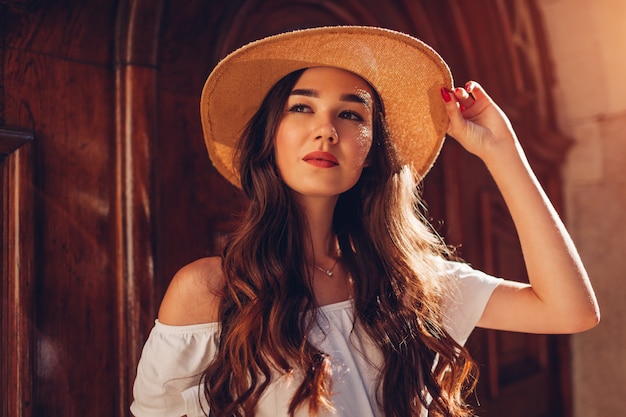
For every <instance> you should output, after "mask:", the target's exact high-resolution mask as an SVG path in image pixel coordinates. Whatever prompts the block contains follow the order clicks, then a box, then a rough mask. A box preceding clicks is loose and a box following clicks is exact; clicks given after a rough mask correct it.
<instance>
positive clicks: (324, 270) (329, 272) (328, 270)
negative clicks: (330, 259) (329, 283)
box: [313, 264, 334, 278]
mask: <svg viewBox="0 0 626 417" xmlns="http://www.w3.org/2000/svg"><path fill="white" fill-rule="evenodd" d="M313 266H314V267H315V269H317V270H318V271H320V272H322V273H324V274H326V276H327V277H329V278H330V277H332V276H333V270H332V269H324V268H322V267H321V266H318V265H316V264H313ZM333 268H334V266H333Z"/></svg>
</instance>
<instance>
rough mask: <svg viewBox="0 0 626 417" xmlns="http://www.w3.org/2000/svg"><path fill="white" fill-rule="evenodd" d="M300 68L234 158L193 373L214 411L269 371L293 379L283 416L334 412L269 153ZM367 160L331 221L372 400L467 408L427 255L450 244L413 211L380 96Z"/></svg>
mask: <svg viewBox="0 0 626 417" xmlns="http://www.w3.org/2000/svg"><path fill="white" fill-rule="evenodd" d="M303 71H304V70H300V71H296V72H294V73H291V74H289V75H287V76H286V77H284V78H283V79H282V80H281V81H279V82H278V83H277V84H276V85H275V86H274V87H273V88H272V90H271V91H270V92H269V93H268V95H267V96H266V98H265V100H264V101H263V103H262V105H261V106H260V108H259V109H258V111H257V113H256V114H255V115H254V117H253V118H252V119H251V120H250V122H249V124H248V126H247V128H246V130H245V132H244V134H243V135H242V138H241V140H240V145H239V149H238V153H237V157H236V160H237V161H238V166H239V174H240V179H241V185H242V189H243V191H244V193H245V195H246V197H247V198H248V200H249V205H248V208H247V211H246V212H245V215H244V216H243V219H242V222H241V225H240V227H239V229H238V230H237V231H236V233H235V234H234V235H233V236H232V238H231V240H230V241H229V243H228V244H227V245H226V248H225V249H224V252H223V258H222V268H223V271H224V276H225V285H224V289H223V293H222V294H221V304H220V310H219V317H220V323H221V333H220V340H219V348H218V352H217V356H216V358H215V360H213V361H212V363H211V364H210V365H209V366H208V368H207V369H206V370H205V371H204V373H203V374H202V385H203V387H204V388H203V390H204V396H205V397H206V399H207V401H208V403H209V406H210V408H211V415H214V416H217V417H226V416H238V417H239V416H252V415H254V412H255V408H256V406H257V404H258V402H259V399H260V398H261V395H262V394H263V392H264V391H265V390H266V389H267V387H268V386H269V385H270V384H271V383H272V381H273V378H276V377H277V375H278V376H284V375H293V376H298V377H299V378H300V379H298V381H300V380H301V383H300V384H299V386H298V388H297V389H296V391H295V394H294V396H293V398H292V399H291V402H290V405H289V413H290V415H293V414H294V413H295V412H296V410H297V409H298V408H299V407H302V406H306V407H308V411H309V413H310V414H312V415H316V414H318V413H319V412H322V411H324V410H332V409H333V405H332V401H331V396H332V370H331V364H330V358H329V355H328V354H327V353H326V352H323V351H321V350H320V349H318V348H317V347H316V346H314V345H312V344H311V343H309V342H308V339H307V337H306V336H307V334H308V332H309V331H310V329H311V326H312V325H314V321H312V320H310V319H309V318H310V317H311V314H304V313H313V314H314V312H315V309H316V305H315V299H314V295H313V293H312V290H311V288H312V285H311V279H312V276H311V272H310V270H309V267H308V266H307V265H308V263H307V261H306V257H305V246H306V242H307V239H309V238H310V236H309V235H308V228H307V224H306V219H305V217H304V216H303V213H302V212H301V210H300V209H299V207H298V206H297V204H296V203H295V202H294V201H293V200H292V198H291V197H290V192H289V189H288V188H287V187H286V185H285V184H284V183H283V182H282V180H281V178H280V177H279V174H278V171H277V167H276V163H275V159H274V137H275V133H276V130H277V126H278V124H279V122H280V119H281V115H282V113H283V111H284V106H285V103H286V101H287V98H288V96H289V94H290V92H291V90H292V88H293V86H294V85H295V83H296V82H297V80H298V79H299V77H300V76H301V74H302V72H303ZM373 90H374V89H373ZM374 91H375V90H374ZM368 158H369V162H370V163H369V164H368V166H367V167H365V168H364V170H363V173H362V175H361V178H360V179H359V181H358V182H357V184H356V185H355V186H354V187H353V188H351V189H350V190H348V191H346V192H345V193H343V194H342V195H340V196H339V199H338V201H337V204H336V208H335V212H334V219H333V227H334V232H335V233H336V236H337V241H338V244H339V249H340V251H341V257H342V258H341V262H342V265H343V266H344V267H345V268H346V270H347V271H348V272H349V274H350V276H351V277H352V279H353V294H352V295H353V302H354V317H355V319H354V320H355V328H357V327H358V329H359V331H363V332H365V333H366V334H367V336H369V338H371V340H372V341H373V343H375V344H376V345H377V346H378V349H379V350H380V352H381V353H382V357H383V358H384V361H383V365H382V369H380V375H379V380H378V391H377V402H378V404H379V406H380V407H381V408H382V410H383V412H384V414H385V416H387V417H405V416H419V415H420V411H421V410H422V407H424V408H427V409H428V410H429V413H430V414H429V415H432V416H445V417H465V416H471V415H472V413H471V411H470V410H469V408H468V407H467V405H466V402H465V396H466V394H467V393H468V392H469V391H471V389H473V387H474V384H475V381H476V378H477V372H478V369H477V366H476V364H475V362H474V361H473V360H472V358H471V357H470V355H469V353H468V352H467V350H466V349H465V348H464V347H462V346H460V345H459V344H458V343H456V342H455V341H454V340H453V338H452V337H451V336H450V335H449V334H448V333H447V332H446V331H445V330H444V329H443V327H442V324H441V323H442V310H441V305H442V297H444V296H445V292H446V289H447V284H446V282H445V280H444V279H442V277H441V274H438V273H437V267H436V262H437V261H436V260H437V259H439V258H441V257H442V256H446V255H449V252H448V248H447V247H446V246H445V245H444V244H443V242H442V240H441V239H440V238H439V237H438V235H437V234H436V233H435V232H434V231H433V230H432V228H431V227H430V225H429V223H428V221H426V219H425V218H424V216H423V214H422V205H421V202H420V197H419V192H418V181H417V179H416V177H415V175H414V173H413V172H412V171H411V170H410V169H409V168H408V167H407V166H403V165H402V164H401V163H400V161H398V158H397V156H396V151H395V148H394V145H393V141H392V138H390V137H389V134H388V131H387V129H386V124H385V117H384V109H383V103H382V101H381V99H380V98H379V97H378V94H377V93H375V103H374V123H373V142H372V149H371V151H370V155H369V156H368ZM398 387H401V389H398Z"/></svg>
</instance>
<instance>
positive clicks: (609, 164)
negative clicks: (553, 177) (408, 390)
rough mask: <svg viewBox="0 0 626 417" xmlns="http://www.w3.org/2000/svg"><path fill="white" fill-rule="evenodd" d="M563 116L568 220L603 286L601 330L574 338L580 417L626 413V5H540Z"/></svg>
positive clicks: (567, 0)
mask: <svg viewBox="0 0 626 417" xmlns="http://www.w3.org/2000/svg"><path fill="white" fill-rule="evenodd" d="M538 3H539V6H540V11H541V13H542V18H543V21H544V26H545V30H546V34H547V38H548V42H549V45H550V49H551V55H552V58H553V68H554V76H555V78H556V85H555V91H554V93H555V97H556V101H555V104H556V107H557V108H556V111H557V114H558V118H559V124H560V128H561V130H562V132H563V133H565V134H566V135H568V136H570V137H572V138H573V139H574V140H575V145H574V146H573V147H572V149H571V151H570V153H569V154H568V159H567V162H566V164H565V166H564V171H563V181H564V193H565V195H564V197H565V209H566V213H565V216H566V223H567V225H568V227H569V229H570V232H571V233H572V236H573V238H574V241H575V242H576V244H577V245H578V248H579V250H580V252H581V255H582V257H583V260H584V261H585V264H586V266H587V269H588V271H589V274H590V276H591V279H592V282H593V284H594V287H595V289H596V292H597V295H598V299H599V302H600V308H601V313H602V321H601V323H600V325H599V326H598V327H597V328H595V329H593V330H591V331H589V332H586V333H583V334H579V335H575V336H573V337H572V376H573V384H574V386H573V395H574V417H606V416H618V415H623V414H624V410H626V395H625V393H626V390H625V388H624V387H626V308H625V306H626V276H625V275H626V254H625V253H624V248H626V79H625V78H626V2H624V1H623V0H594V1H593V2H592V1H589V0H539V2H538Z"/></svg>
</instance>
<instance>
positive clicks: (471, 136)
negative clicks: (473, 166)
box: [441, 81, 517, 164]
mask: <svg viewBox="0 0 626 417" xmlns="http://www.w3.org/2000/svg"><path fill="white" fill-rule="evenodd" d="M441 95H442V96H443V99H444V102H445V103H446V110H447V112H448V117H449V118H450V124H449V126H448V132H447V133H448V134H449V135H450V136H452V137H453V138H455V139H456V140H457V141H458V142H459V143H460V144H461V145H462V146H463V147H464V148H465V149H466V150H467V151H468V152H470V153H472V154H474V155H476V156H478V157H479V158H481V159H482V160H483V161H485V163H487V164H489V160H490V158H496V157H497V154H498V153H499V151H501V150H503V148H508V149H515V148H517V138H516V136H515V132H514V131H513V128H512V127H511V123H510V122H509V119H508V118H507V117H506V115H505V114H504V112H503V111H502V110H501V109H500V108H499V107H498V106H497V105H496V103H494V101H493V100H492V99H491V97H489V95H488V94H487V93H486V92H485V90H484V89H483V88H482V86H481V85H480V84H478V83H477V82H475V81H469V82H468V83H466V84H465V88H461V87H457V88H455V89H454V90H453V91H448V90H447V89H442V90H441Z"/></svg>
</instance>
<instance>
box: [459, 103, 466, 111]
mask: <svg viewBox="0 0 626 417" xmlns="http://www.w3.org/2000/svg"><path fill="white" fill-rule="evenodd" d="M459 107H460V108H461V111H465V106H464V105H462V104H460V103H459Z"/></svg>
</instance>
